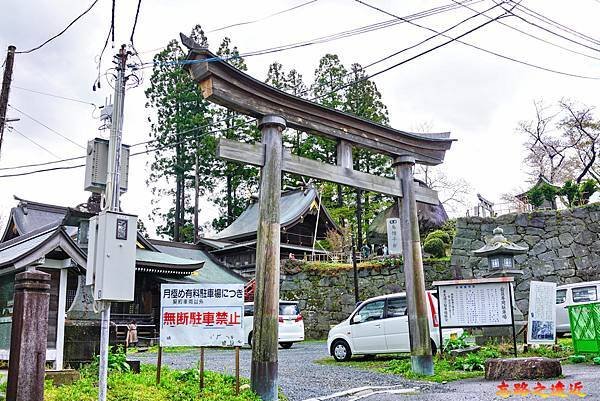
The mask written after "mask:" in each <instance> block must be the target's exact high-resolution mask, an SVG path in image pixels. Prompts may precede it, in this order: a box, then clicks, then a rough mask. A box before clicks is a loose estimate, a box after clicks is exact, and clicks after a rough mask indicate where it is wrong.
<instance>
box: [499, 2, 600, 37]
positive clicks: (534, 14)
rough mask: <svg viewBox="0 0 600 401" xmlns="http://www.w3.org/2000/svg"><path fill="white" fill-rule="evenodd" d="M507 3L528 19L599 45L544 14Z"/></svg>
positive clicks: (520, 5) (518, 4)
mask: <svg viewBox="0 0 600 401" xmlns="http://www.w3.org/2000/svg"><path fill="white" fill-rule="evenodd" d="M508 1H510V2H511V3H513V4H516V9H517V10H520V11H521V12H523V13H524V14H527V15H529V16H530V17H533V18H535V19H537V20H539V21H543V22H544V23H546V24H548V25H552V26H554V27H555V28H558V29H560V30H562V31H563V32H567V33H570V34H571V35H574V36H577V37H579V38H580V39H585V40H587V41H589V42H590V43H594V44H597V45H600V40H599V39H596V38H593V37H591V36H589V35H586V34H584V33H582V32H579V31H576V30H575V29H573V28H571V27H569V26H567V25H564V24H562V23H560V22H558V21H556V20H553V19H551V18H548V17H546V16H545V15H544V14H541V13H539V12H537V11H535V10H532V9H531V8H527V7H526V6H524V5H522V4H520V3H515V1H513V0H508Z"/></svg>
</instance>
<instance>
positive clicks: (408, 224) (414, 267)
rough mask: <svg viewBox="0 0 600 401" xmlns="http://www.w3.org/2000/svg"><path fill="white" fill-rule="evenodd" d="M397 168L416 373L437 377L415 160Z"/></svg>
mask: <svg viewBox="0 0 600 401" xmlns="http://www.w3.org/2000/svg"><path fill="white" fill-rule="evenodd" d="M394 165H395V166H396V179H397V180H399V181H400V185H401V188H402V198H401V199H400V200H398V203H399V205H398V206H399V209H400V230H401V233H402V258H403V260H404V277H405V281H406V301H407V307H408V332H409V336H410V358H411V365H412V371H413V372H415V373H419V374H423V375H433V357H432V355H431V342H430V341H431V340H430V338H431V337H430V334H429V320H428V318H427V295H426V292H425V277H424V273H423V258H422V256H421V241H420V235H419V219H418V217H417V202H416V199H415V189H414V185H413V183H414V177H413V168H414V166H415V158H414V157H413V156H399V157H396V159H395V160H394ZM440 346H442V344H440Z"/></svg>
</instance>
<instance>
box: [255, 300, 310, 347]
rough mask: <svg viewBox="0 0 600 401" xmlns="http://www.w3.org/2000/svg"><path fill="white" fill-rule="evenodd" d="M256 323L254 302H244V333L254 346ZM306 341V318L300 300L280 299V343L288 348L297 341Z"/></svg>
mask: <svg viewBox="0 0 600 401" xmlns="http://www.w3.org/2000/svg"><path fill="white" fill-rule="evenodd" d="M253 325H254V303H253V302H245V303H244V334H245V338H246V341H247V344H248V345H250V346H252V328H253ZM299 341H304V320H303V319H302V315H301V314H300V310H299V309H298V302H294V301H279V345H281V347H282V348H285V349H288V348H291V347H292V345H293V344H294V343H296V342H299Z"/></svg>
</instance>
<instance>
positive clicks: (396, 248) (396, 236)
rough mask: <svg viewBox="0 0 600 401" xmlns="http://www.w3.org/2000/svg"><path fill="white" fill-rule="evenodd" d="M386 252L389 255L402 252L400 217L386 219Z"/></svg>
mask: <svg viewBox="0 0 600 401" xmlns="http://www.w3.org/2000/svg"><path fill="white" fill-rule="evenodd" d="M385 221H386V224H387V240H388V244H387V245H388V253H389V254H390V255H400V254H402V237H401V236H400V219H399V218H391V219H386V220H385Z"/></svg>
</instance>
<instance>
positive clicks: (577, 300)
mask: <svg viewBox="0 0 600 401" xmlns="http://www.w3.org/2000/svg"><path fill="white" fill-rule="evenodd" d="M599 293H600V281H584V282H581V283H575V284H565V285H559V286H557V287H556V334H557V335H559V336H560V335H563V334H567V333H570V332H571V325H570V323H569V310H568V309H567V306H569V305H574V304H582V303H586V302H596V301H598V300H599V299H598V294H599Z"/></svg>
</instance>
